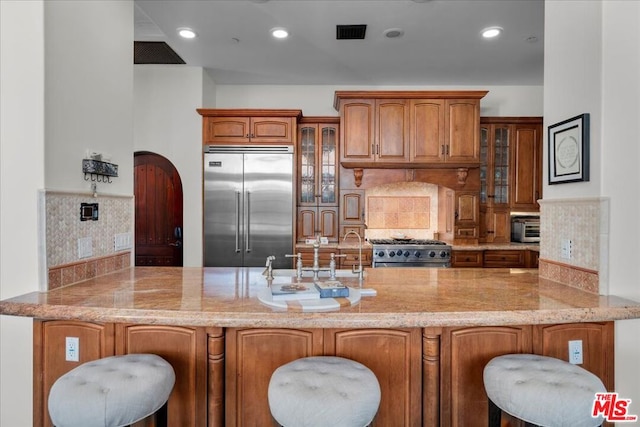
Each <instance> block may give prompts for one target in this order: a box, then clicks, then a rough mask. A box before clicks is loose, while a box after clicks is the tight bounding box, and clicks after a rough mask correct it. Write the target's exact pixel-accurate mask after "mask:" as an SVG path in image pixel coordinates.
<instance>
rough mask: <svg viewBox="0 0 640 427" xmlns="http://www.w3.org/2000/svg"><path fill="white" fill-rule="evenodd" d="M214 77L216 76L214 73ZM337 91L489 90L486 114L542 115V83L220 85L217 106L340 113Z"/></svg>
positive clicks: (484, 102) (483, 111)
mask: <svg viewBox="0 0 640 427" xmlns="http://www.w3.org/2000/svg"><path fill="white" fill-rule="evenodd" d="M214 78H215V76H214ZM337 90H488V91H489V93H488V94H487V96H485V97H484V98H482V100H481V102H480V105H481V114H482V115H483V116H542V111H543V110H542V107H543V103H542V95H543V88H542V86H455V87H454V86H268V85H264V86H263V85H250V86H237V85H218V86H217V87H216V108H283V109H299V110H302V113H303V115H305V116H337V115H338V112H337V111H336V110H335V109H334V108H333V101H334V94H335V91H337Z"/></svg>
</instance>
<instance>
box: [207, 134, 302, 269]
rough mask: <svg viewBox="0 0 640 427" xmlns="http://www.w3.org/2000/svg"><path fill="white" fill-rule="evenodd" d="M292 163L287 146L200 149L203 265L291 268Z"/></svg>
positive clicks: (291, 156) (291, 149) (209, 147)
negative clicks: (270, 258)
mask: <svg viewBox="0 0 640 427" xmlns="http://www.w3.org/2000/svg"><path fill="white" fill-rule="evenodd" d="M293 161H294V159H293V147H292V146H264V147H254V146H237V147H236V146H216V145H211V146H206V147H205V153H204V266H205V267H258V266H262V267H264V265H265V263H266V259H267V257H268V256H269V255H275V257H276V260H275V261H274V262H273V267H274V268H289V267H291V260H290V259H288V258H286V257H285V254H291V253H293V207H294V205H293V185H294V184H293Z"/></svg>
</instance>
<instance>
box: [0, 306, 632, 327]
mask: <svg viewBox="0 0 640 427" xmlns="http://www.w3.org/2000/svg"><path fill="white" fill-rule="evenodd" d="M0 314H1V315H8V316H21V317H31V318H34V319H39V320H50V319H51V320H76V321H78V320H79V321H86V322H98V323H133V324H152V325H167V326H192V327H237V328H240V327H265V328H268V327H271V328H429V327H465V326H507V325H543V324H559V323H578V322H606V321H616V320H626V319H635V318H640V307H636V306H620V307H607V308H566V309H557V310H518V311H470V312H417V313H403V314H402V315H398V314H384V313H370V314H369V313H368V314H357V313H340V312H313V313H305V312H291V311H288V312H286V317H283V316H282V314H283V312H278V311H274V312H273V313H255V314H248V313H237V314H236V313H224V314H219V313H215V312H211V313H202V312H180V313H177V312H175V311H171V310H153V309H151V310H150V309H145V310H140V309H108V308H87V307H85V308H79V307H73V306H64V305H55V306H46V305H41V304H31V303H15V302H10V301H3V302H0Z"/></svg>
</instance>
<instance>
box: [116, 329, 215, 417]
mask: <svg viewBox="0 0 640 427" xmlns="http://www.w3.org/2000/svg"><path fill="white" fill-rule="evenodd" d="M115 332H116V353H117V354H132V353H151V354H157V355H158V356H160V357H162V358H163V359H165V360H166V361H167V362H169V363H170V364H171V366H172V367H173V369H174V371H175V373H176V382H175V385H174V386H173V391H172V392H171V395H170V396H169V404H168V416H169V420H168V421H169V425H176V426H177V425H179V426H185V427H186V426H194V427H195V426H206V425H207V412H208V406H209V405H208V400H207V390H208V384H207V372H208V370H209V369H208V356H207V344H208V343H207V333H206V331H205V329H204V328H190V327H183V326H163V325H130V324H116V325H115Z"/></svg>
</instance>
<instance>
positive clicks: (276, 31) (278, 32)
mask: <svg viewBox="0 0 640 427" xmlns="http://www.w3.org/2000/svg"><path fill="white" fill-rule="evenodd" d="M271 35H272V36H273V37H275V38H277V39H286V38H287V37H289V31H287V29H286V28H282V27H276V28H272V29H271Z"/></svg>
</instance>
